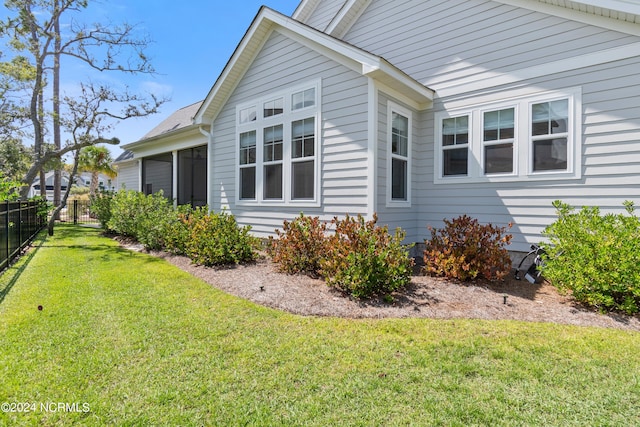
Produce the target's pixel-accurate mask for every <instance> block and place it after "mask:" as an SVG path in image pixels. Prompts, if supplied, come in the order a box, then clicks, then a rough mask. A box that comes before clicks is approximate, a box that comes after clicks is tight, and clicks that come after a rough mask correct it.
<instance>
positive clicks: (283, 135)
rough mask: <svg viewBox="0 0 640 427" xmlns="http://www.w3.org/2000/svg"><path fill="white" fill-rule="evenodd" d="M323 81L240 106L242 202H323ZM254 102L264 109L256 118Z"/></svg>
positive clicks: (239, 132)
mask: <svg viewBox="0 0 640 427" xmlns="http://www.w3.org/2000/svg"><path fill="white" fill-rule="evenodd" d="M319 86H320V85H319V81H317V82H316V83H315V84H308V85H306V86H303V87H300V88H296V89H292V90H290V91H288V92H284V93H280V94H271V95H269V96H266V97H265V98H264V99H261V100H256V101H257V102H255V101H254V102H252V103H251V104H247V105H245V106H238V108H237V117H238V122H237V126H238V128H237V129H238V142H237V144H238V145H237V147H238V150H237V155H238V161H237V177H238V178H237V179H238V186H239V191H238V197H237V200H238V202H239V203H241V204H242V203H245V204H258V205H259V204H295V205H304V206H307V205H311V206H317V204H318V203H319V202H318V192H319V191H318V189H319V178H318V170H319V156H318V146H317V144H318V138H317V134H318V130H317V127H318V124H319V120H318V115H319V111H318V110H319V108H318V99H317V97H318V95H319ZM254 105H259V106H261V107H262V108H260V109H259V110H258V111H257V115H256V118H255V120H250V118H251V114H252V112H253V111H254V109H255V107H253V106H254ZM243 120H244V121H243Z"/></svg>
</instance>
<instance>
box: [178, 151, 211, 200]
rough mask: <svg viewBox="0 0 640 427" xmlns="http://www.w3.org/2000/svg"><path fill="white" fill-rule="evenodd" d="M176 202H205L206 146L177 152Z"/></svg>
mask: <svg viewBox="0 0 640 427" xmlns="http://www.w3.org/2000/svg"><path fill="white" fill-rule="evenodd" d="M178 204H179V205H187V204H190V205H191V206H194V207H195V206H204V205H206V204H207V147H206V146H202V147H195V148H188V149H186V150H182V151H179V152H178Z"/></svg>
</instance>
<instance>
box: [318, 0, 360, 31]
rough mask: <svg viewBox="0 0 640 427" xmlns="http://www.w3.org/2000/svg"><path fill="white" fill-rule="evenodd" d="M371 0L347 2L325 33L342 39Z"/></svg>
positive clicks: (350, 0)
mask: <svg viewBox="0 0 640 427" xmlns="http://www.w3.org/2000/svg"><path fill="white" fill-rule="evenodd" d="M370 3H371V0H348V1H347V3H345V4H344V6H342V8H341V9H340V11H339V12H338V14H337V15H336V16H334V18H333V19H332V20H331V22H330V23H329V25H328V26H327V28H326V29H325V31H324V32H325V33H327V34H330V35H332V36H334V37H337V38H342V37H343V36H344V35H345V34H346V33H347V31H349V29H350V28H351V26H352V25H353V24H354V22H355V21H356V20H357V19H358V18H359V17H360V16H361V15H362V13H363V12H364V10H365V9H366V8H367V6H369V4H370Z"/></svg>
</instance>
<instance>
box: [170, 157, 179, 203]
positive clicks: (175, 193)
mask: <svg viewBox="0 0 640 427" xmlns="http://www.w3.org/2000/svg"><path fill="white" fill-rule="evenodd" d="M171 155H172V157H173V167H172V168H171V172H172V175H173V176H172V181H171V193H172V194H171V198H173V206H174V207H175V206H178V150H173V151H172V152H171Z"/></svg>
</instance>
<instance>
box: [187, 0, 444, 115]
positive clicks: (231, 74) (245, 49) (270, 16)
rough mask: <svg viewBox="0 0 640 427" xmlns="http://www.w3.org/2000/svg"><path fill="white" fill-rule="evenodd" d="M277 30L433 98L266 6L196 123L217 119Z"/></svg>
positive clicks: (373, 59)
mask: <svg viewBox="0 0 640 427" xmlns="http://www.w3.org/2000/svg"><path fill="white" fill-rule="evenodd" d="M274 30H275V31H278V32H280V33H282V34H284V35H285V36H287V37H289V38H291V39H293V40H296V41H298V42H300V43H302V44H304V45H306V46H309V47H310V48H313V49H314V50H316V51H318V52H319V53H321V54H323V55H325V56H327V57H329V58H331V59H333V60H336V61H337V62H339V63H341V64H343V65H345V66H347V67H349V68H351V69H354V70H355V71H359V72H361V73H362V74H363V75H365V76H371V77H374V78H375V77H376V76H377V77H378V78H382V79H383V81H382V83H385V84H386V85H388V86H391V87H394V88H396V89H399V90H400V91H404V90H408V91H409V93H407V96H409V97H411V98H413V97H415V96H417V98H416V102H417V103H418V104H420V105H426V104H429V103H430V102H431V100H433V91H431V90H430V89H428V88H426V87H425V86H423V85H421V84H420V83H418V82H416V81H415V80H413V79H412V78H411V77H409V76H408V75H406V74H405V73H403V72H402V71H400V70H399V69H397V68H396V67H394V66H393V65H391V64H389V63H388V62H387V61H385V60H384V59H382V58H380V57H379V56H376V55H373V54H371V53H368V52H366V51H364V50H362V49H359V48H357V47H355V46H353V45H351V44H348V43H346V42H343V41H341V40H338V39H336V38H334V37H332V36H329V35H327V34H324V33H322V32H320V31H318V30H316V29H313V28H311V27H309V26H307V25H305V24H301V23H300V22H298V21H296V20H294V19H291V18H289V17H286V16H284V15H282V14H280V13H278V12H275V11H273V10H271V9H268V8H266V7H263V8H262V9H261V10H260V12H259V14H258V16H257V17H256V19H255V20H254V22H253V24H252V25H251V27H250V28H249V30H248V31H247V33H246V35H245V36H244V38H243V39H242V41H241V42H240V45H239V46H238V48H237V49H236V51H235V52H234V54H233V56H232V57H231V59H230V60H229V62H228V64H227V65H226V67H225V69H224V70H223V72H222V74H221V75H220V77H219V78H218V80H217V81H216V83H215V84H214V86H213V88H212V89H211V91H210V92H209V94H208V95H207V98H206V99H205V100H204V102H203V103H202V106H201V107H200V109H199V110H198V112H197V113H196V115H195V118H194V123H195V124H208V123H211V121H213V120H214V119H215V117H216V115H217V114H218V112H219V109H221V108H222V106H223V105H224V103H225V102H226V100H227V99H228V97H229V96H230V94H231V92H232V91H233V89H234V88H235V87H236V85H237V84H238V83H239V81H240V79H241V78H242V76H243V75H244V73H245V72H246V70H247V69H248V67H249V65H250V64H251V62H252V61H253V58H254V57H255V55H257V54H258V52H259V51H260V49H261V48H262V46H263V45H264V43H265V42H266V39H267V38H268V34H270V31H274ZM238 67H239V68H238ZM242 67H246V68H242ZM358 68H360V69H358ZM214 101H215V102H214ZM212 104H215V105H212ZM210 107H211V108H210Z"/></svg>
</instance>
